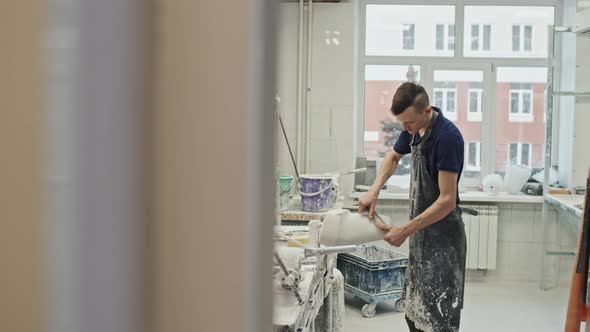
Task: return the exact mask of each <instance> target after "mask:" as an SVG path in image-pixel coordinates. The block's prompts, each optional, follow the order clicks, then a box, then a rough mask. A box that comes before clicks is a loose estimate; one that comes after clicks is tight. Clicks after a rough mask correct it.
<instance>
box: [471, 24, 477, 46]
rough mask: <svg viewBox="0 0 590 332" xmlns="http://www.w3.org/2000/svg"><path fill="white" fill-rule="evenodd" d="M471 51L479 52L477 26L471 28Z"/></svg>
mask: <svg viewBox="0 0 590 332" xmlns="http://www.w3.org/2000/svg"><path fill="white" fill-rule="evenodd" d="M471 50H473V51H477V50H479V25H477V24H473V25H472V26H471Z"/></svg>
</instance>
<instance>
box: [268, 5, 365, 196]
mask: <svg viewBox="0 0 590 332" xmlns="http://www.w3.org/2000/svg"><path fill="white" fill-rule="evenodd" d="M354 6H355V5H354V4H353V3H350V2H345V3H319V4H314V5H313V27H312V31H313V38H312V59H311V64H312V68H311V75H312V81H311V86H310V88H311V94H310V98H311V99H310V105H311V112H310V114H311V119H310V121H309V123H310V128H309V133H310V144H309V146H310V149H309V167H308V168H306V167H305V163H302V164H301V165H299V167H300V169H299V171H300V172H301V173H303V172H307V173H324V172H337V171H345V170H350V169H352V167H353V166H354V163H353V161H354V158H353V144H354V132H353V104H354V101H353V95H354V90H353V83H354V76H353V75H354V54H355V51H354V33H355V27H354V24H353V22H354ZM298 14H299V9H298V4H296V3H295V4H293V3H283V4H281V23H280V24H281V28H280V31H279V37H280V38H279V45H278V46H279V57H278V61H279V62H278V78H277V79H278V83H279V89H278V94H279V97H280V103H279V106H278V109H279V112H280V114H281V116H282V117H283V121H284V124H285V127H286V131H287V135H288V137H289V141H290V143H291V148H292V149H293V152H294V154H295V155H296V156H295V158H297V159H301V160H304V159H305V150H304V149H301V150H300V151H301V152H303V155H300V156H297V152H296V151H297V150H298V149H297V146H296V145H297V144H296V143H297V135H300V137H301V139H302V141H301V144H302V145H303V146H305V134H304V133H305V130H304V127H303V126H302V127H299V128H298V127H297V116H298V115H297V100H296V98H297V50H298V48H297V40H298V39H297V38H298ZM335 40H336V42H335ZM279 173H280V174H281V175H293V174H294V171H293V166H292V162H291V160H290V157H289V152H288V150H287V146H286V144H285V141H284V138H283V136H282V133H280V138H279ZM352 182H353V177H352V176H349V177H346V178H343V179H342V186H343V191H344V192H350V191H351V190H352ZM345 188H346V189H345Z"/></svg>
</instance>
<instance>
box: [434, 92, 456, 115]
mask: <svg viewBox="0 0 590 332" xmlns="http://www.w3.org/2000/svg"><path fill="white" fill-rule="evenodd" d="M456 96H457V90H456V89H454V88H435V89H434V106H436V107H438V108H440V109H441V110H442V111H443V114H444V115H445V116H446V117H447V118H448V119H450V120H455V121H456V120H457V109H456V107H455V105H456V102H455V100H456Z"/></svg>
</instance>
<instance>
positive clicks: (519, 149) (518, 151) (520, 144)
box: [507, 142, 533, 167]
mask: <svg viewBox="0 0 590 332" xmlns="http://www.w3.org/2000/svg"><path fill="white" fill-rule="evenodd" d="M514 144H516V160H517V161H516V164H515V165H523V163H522V147H523V145H528V147H529V158H528V159H529V160H528V164H527V165H524V166H527V167H531V164H532V162H533V153H532V149H533V145H532V144H531V143H527V142H512V143H508V149H507V150H508V161H509V162H512V161H511V160H510V148H511V147H512V145H514Z"/></svg>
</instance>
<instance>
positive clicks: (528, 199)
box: [350, 191, 543, 204]
mask: <svg viewBox="0 0 590 332" xmlns="http://www.w3.org/2000/svg"><path fill="white" fill-rule="evenodd" d="M363 194H364V192H354V193H352V194H350V198H359V197H361V196H362V195H363ZM459 198H460V199H461V202H489V203H534V204H541V203H543V196H531V195H525V194H522V195H517V194H508V193H500V194H498V195H490V194H488V193H484V192H480V191H468V192H464V193H459ZM379 199H382V200H400V201H404V200H405V201H407V200H409V199H410V197H409V194H408V193H390V192H386V191H382V192H381V193H380V194H379Z"/></svg>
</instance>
